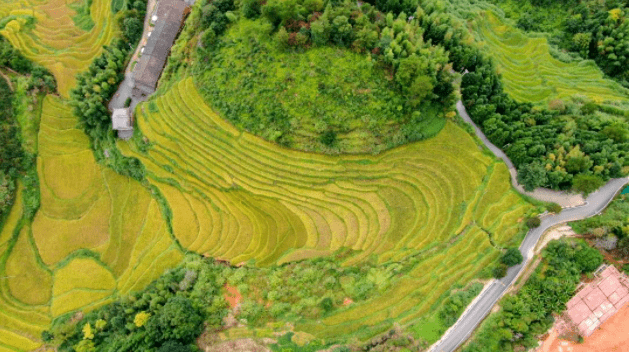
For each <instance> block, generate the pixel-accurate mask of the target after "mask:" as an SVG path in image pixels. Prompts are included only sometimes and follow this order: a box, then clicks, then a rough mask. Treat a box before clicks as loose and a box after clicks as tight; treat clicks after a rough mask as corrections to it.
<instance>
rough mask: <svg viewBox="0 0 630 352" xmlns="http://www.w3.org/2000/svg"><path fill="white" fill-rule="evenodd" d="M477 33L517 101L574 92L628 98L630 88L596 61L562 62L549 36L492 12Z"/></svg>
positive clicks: (605, 98) (602, 98)
mask: <svg viewBox="0 0 630 352" xmlns="http://www.w3.org/2000/svg"><path fill="white" fill-rule="evenodd" d="M477 33H478V35H480V37H481V38H480V39H481V41H482V45H484V46H485V47H486V50H485V51H486V52H488V53H489V54H490V55H491V56H492V57H493V58H494V59H495V60H496V62H497V64H498V66H499V69H500V71H501V74H502V75H503V82H504V85H505V89H506V92H507V93H508V94H510V95H511V96H512V97H513V98H514V99H516V100H517V101H520V102H533V103H536V102H540V101H548V100H552V99H562V98H567V97H570V96H573V95H581V96H586V97H589V98H591V99H593V100H595V101H600V102H603V101H618V100H625V99H627V96H628V92H627V90H625V89H623V88H622V87H621V86H620V85H619V84H617V83H615V82H613V81H611V80H608V79H606V78H604V76H603V73H602V72H601V70H599V68H598V67H597V65H596V64H595V63H594V62H592V61H582V62H571V63H565V62H561V61H559V60H557V59H555V58H554V57H552V56H551V54H550V53H549V44H548V43H547V39H546V38H543V37H530V36H527V35H526V34H524V33H522V32H520V31H519V30H518V29H516V28H513V27H511V26H509V25H508V24H506V23H503V22H502V20H501V19H500V18H499V17H498V16H496V15H494V14H493V13H492V12H491V11H488V12H486V13H485V15H484V18H483V19H482V20H481V21H480V24H479V29H478V31H477Z"/></svg>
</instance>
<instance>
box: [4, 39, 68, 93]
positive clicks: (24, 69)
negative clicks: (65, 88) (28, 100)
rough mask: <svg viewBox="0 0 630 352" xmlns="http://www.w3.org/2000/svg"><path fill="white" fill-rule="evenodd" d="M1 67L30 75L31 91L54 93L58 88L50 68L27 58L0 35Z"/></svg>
mask: <svg viewBox="0 0 630 352" xmlns="http://www.w3.org/2000/svg"><path fill="white" fill-rule="evenodd" d="M0 68H6V69H10V70H12V71H15V72H16V73H18V74H21V75H24V76H28V77H29V81H28V87H27V89H28V90H29V91H32V90H37V91H38V92H43V93H52V92H54V91H55V90H56V89H57V83H56V82H55V78H54V77H53V75H52V74H50V72H48V70H46V69H45V68H44V67H43V66H41V65H39V64H36V63H34V62H32V61H30V60H29V59H27V58H25V57H24V55H22V53H20V52H19V51H18V50H16V49H15V48H14V47H13V46H12V45H11V43H9V41H8V40H6V39H5V38H4V37H2V36H0Z"/></svg>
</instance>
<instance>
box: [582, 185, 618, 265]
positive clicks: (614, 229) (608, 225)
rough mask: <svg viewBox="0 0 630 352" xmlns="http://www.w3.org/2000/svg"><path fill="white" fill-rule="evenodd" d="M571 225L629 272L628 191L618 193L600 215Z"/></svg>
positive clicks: (610, 260) (613, 262) (615, 263)
mask: <svg viewBox="0 0 630 352" xmlns="http://www.w3.org/2000/svg"><path fill="white" fill-rule="evenodd" d="M626 190H627V188H626ZM570 225H571V227H572V228H573V230H575V232H577V233H578V234H581V235H584V236H586V237H587V238H588V240H589V242H590V243H591V244H592V245H593V246H594V247H596V248H598V249H599V250H601V251H603V253H605V254H606V256H605V258H606V260H607V261H609V262H611V264H614V265H616V266H617V267H618V269H620V270H623V271H625V272H626V274H627V273H628V193H627V191H626V193H625V194H620V195H618V196H617V197H616V198H615V199H614V200H613V201H612V202H611V203H610V205H608V207H607V208H606V210H604V212H603V213H602V214H600V215H597V216H594V217H592V218H588V219H584V220H580V221H575V222H572V223H571V224H570Z"/></svg>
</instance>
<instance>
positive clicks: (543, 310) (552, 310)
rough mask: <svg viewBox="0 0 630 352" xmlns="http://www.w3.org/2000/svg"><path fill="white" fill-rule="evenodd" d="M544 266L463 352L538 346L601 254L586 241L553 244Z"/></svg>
mask: <svg viewBox="0 0 630 352" xmlns="http://www.w3.org/2000/svg"><path fill="white" fill-rule="evenodd" d="M542 258H543V260H542V262H541V263H540V264H539V265H538V268H536V271H535V272H534V273H533V274H532V276H530V277H529V279H528V280H527V282H526V283H525V285H524V286H523V287H522V288H521V289H520V290H519V291H518V293H516V294H514V295H509V296H507V297H504V298H503V299H502V300H501V303H500V305H501V310H500V311H499V312H497V313H492V314H491V315H490V316H489V317H488V318H487V319H486V320H485V321H484V322H483V323H482V324H481V327H480V328H478V330H477V331H476V332H475V334H474V335H473V337H472V341H471V342H470V343H469V344H468V345H466V346H465V347H464V348H463V349H462V351H464V352H477V351H479V352H482V351H483V352H492V351H501V352H506V351H521V350H523V349H528V348H532V347H535V346H537V345H538V336H539V335H541V334H543V333H545V332H546V331H547V330H548V329H549V327H550V326H551V325H552V324H553V321H554V319H553V315H552V314H560V313H561V312H562V311H564V309H565V304H566V302H567V301H568V300H569V299H570V298H571V297H572V296H573V293H574V291H575V288H576V287H577V284H578V282H579V280H580V275H581V274H583V273H590V272H592V271H593V270H595V269H596V268H597V267H598V266H599V265H600V264H601V263H602V256H601V254H599V252H598V251H597V250H596V249H594V248H591V247H589V246H588V244H587V243H586V242H584V241H583V240H566V239H563V240H554V241H551V242H549V244H548V245H547V247H546V248H545V249H544V250H543V253H542Z"/></svg>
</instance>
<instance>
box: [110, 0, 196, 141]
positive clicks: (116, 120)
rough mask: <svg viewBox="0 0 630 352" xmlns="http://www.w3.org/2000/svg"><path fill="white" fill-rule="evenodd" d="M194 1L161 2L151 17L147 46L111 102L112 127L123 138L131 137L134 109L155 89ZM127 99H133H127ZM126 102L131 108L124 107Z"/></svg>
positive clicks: (170, 0) (160, 0)
mask: <svg viewBox="0 0 630 352" xmlns="http://www.w3.org/2000/svg"><path fill="white" fill-rule="evenodd" d="M192 3H193V1H189V0H188V1H184V0H159V1H158V3H157V9H156V10H155V11H154V12H153V14H151V17H150V19H149V20H150V24H151V25H154V26H155V27H154V28H153V30H152V31H150V32H148V33H147V35H146V45H145V46H144V47H142V48H141V49H140V53H139V55H140V59H139V60H138V62H137V64H136V65H135V67H134V69H133V71H132V72H131V73H130V74H128V75H127V76H126V78H125V81H123V83H122V84H121V85H120V87H119V88H118V93H117V94H116V95H115V98H114V99H112V100H111V101H110V104H109V108H110V110H111V111H112V128H113V129H114V130H116V131H118V137H119V138H121V139H129V138H131V136H132V135H133V116H132V113H133V110H134V108H135V106H136V104H138V103H139V102H141V101H144V100H146V99H147V97H148V96H149V95H151V94H152V93H153V92H155V88H156V86H157V82H158V80H159V79H160V75H161V74H162V70H163V69H164V65H165V64H166V60H167V58H168V55H169V54H170V51H171V46H172V45H173V43H174V42H175V38H176V37H177V34H178V33H179V30H180V29H181V27H182V24H183V23H184V18H185V17H186V14H187V11H188V8H189V5H190V4H192ZM127 99H130V101H128V102H125V101H126V100H127ZM123 102H125V103H123ZM123 105H124V106H125V107H129V108H122V107H123Z"/></svg>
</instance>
